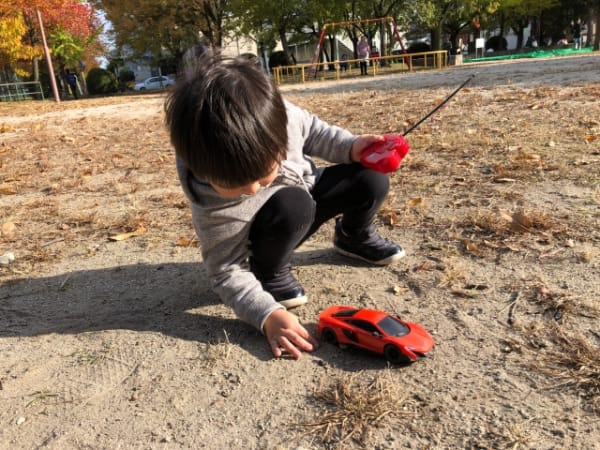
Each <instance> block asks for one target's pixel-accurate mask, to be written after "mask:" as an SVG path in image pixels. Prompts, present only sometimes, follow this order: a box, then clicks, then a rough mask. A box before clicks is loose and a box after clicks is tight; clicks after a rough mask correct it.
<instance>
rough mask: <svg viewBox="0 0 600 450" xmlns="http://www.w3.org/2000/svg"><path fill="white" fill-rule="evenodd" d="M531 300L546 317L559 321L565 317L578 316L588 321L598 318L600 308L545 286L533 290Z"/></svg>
mask: <svg viewBox="0 0 600 450" xmlns="http://www.w3.org/2000/svg"><path fill="white" fill-rule="evenodd" d="M532 300H533V302H534V303H536V304H538V305H539V306H540V307H541V308H542V312H543V314H544V315H546V316H550V317H552V318H554V319H556V320H561V319H563V318H565V317H567V316H571V317H574V316H580V317H587V318H590V319H599V318H600V308H599V307H598V306H596V305H595V303H594V302H592V301H588V300H586V299H579V298H576V297H572V296H569V295H567V293H565V292H559V291H555V290H551V289H549V288H548V287H546V285H539V286H537V287H536V288H535V289H534V293H533V297H532Z"/></svg>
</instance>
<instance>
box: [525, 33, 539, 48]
mask: <svg viewBox="0 0 600 450" xmlns="http://www.w3.org/2000/svg"><path fill="white" fill-rule="evenodd" d="M537 46H538V42H537V39H536V38H535V36H533V35H532V34H530V35H529V37H528V38H527V42H526V43H525V47H527V48H537Z"/></svg>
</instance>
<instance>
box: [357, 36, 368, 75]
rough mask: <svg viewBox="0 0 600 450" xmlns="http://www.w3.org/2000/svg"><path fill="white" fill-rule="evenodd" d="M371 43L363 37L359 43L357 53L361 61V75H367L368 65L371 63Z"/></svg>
mask: <svg viewBox="0 0 600 450" xmlns="http://www.w3.org/2000/svg"><path fill="white" fill-rule="evenodd" d="M369 51H370V47H369V43H368V42H367V38H366V37H365V36H364V35H363V36H361V37H360V41H358V47H357V53H358V59H360V62H359V65H360V74H361V75H367V74H368V70H367V65H368V63H369Z"/></svg>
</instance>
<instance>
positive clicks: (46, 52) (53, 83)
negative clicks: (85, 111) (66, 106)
mask: <svg viewBox="0 0 600 450" xmlns="http://www.w3.org/2000/svg"><path fill="white" fill-rule="evenodd" d="M35 12H36V14H37V18H38V22H39V23H40V31H41V33H42V43H43V44H44V55H45V56H46V62H47V63H48V75H50V85H51V86H52V92H53V93H54V100H56V103H60V95H59V93H58V87H57V86H56V78H55V77H54V67H52V59H51V58H50V51H49V50H48V42H46V33H45V32H44V23H43V22H42V14H41V13H40V10H39V9H36V10H35Z"/></svg>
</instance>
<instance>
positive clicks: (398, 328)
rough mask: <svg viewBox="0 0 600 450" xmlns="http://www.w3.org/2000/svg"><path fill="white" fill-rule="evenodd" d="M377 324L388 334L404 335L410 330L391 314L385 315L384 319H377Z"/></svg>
mask: <svg viewBox="0 0 600 450" xmlns="http://www.w3.org/2000/svg"><path fill="white" fill-rule="evenodd" d="M377 325H378V326H379V327H380V328H381V329H382V330H383V331H384V332H385V333H386V334H387V335H388V336H398V337H400V336H406V335H407V334H408V333H409V332H410V329H409V328H408V327H407V326H406V325H404V324H403V323H401V322H399V321H398V320H396V319H394V318H393V317H391V316H387V317H386V318H385V319H383V320H381V321H379V323H378V324H377Z"/></svg>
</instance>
